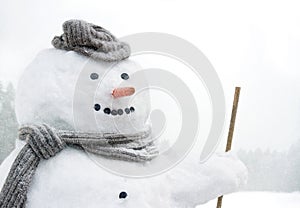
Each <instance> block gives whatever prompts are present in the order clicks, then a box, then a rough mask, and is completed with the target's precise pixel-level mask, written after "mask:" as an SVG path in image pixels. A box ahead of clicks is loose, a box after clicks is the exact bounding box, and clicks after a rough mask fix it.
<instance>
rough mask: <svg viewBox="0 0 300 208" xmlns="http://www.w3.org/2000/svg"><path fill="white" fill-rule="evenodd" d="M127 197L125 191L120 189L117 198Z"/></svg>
mask: <svg viewBox="0 0 300 208" xmlns="http://www.w3.org/2000/svg"><path fill="white" fill-rule="evenodd" d="M126 197H127V193H126V192H125V191H122V192H121V193H120V194H119V198H120V199H125V198H126Z"/></svg>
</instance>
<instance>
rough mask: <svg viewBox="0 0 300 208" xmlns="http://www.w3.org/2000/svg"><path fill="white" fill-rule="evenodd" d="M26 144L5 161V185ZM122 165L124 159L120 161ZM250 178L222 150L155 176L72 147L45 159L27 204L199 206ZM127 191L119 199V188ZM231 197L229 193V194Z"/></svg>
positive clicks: (1, 172)
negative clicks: (109, 165) (121, 171)
mask: <svg viewBox="0 0 300 208" xmlns="http://www.w3.org/2000/svg"><path fill="white" fill-rule="evenodd" d="M21 147H22V144H20V142H19V144H18V148H17V149H16V150H15V151H14V152H13V153H12V154H11V155H10V156H9V157H8V158H7V159H6V160H5V161H4V162H3V164H2V165H1V166H0V187H1V186H2V184H3V182H4V179H5V177H6V174H7V173H8V170H9V167H10V166H11V163H12V161H13V159H14V158H15V156H16V154H17V152H19V150H20V148H21ZM120 165H122V162H120ZM246 179H247V171H246V168H245V166H244V165H243V164H242V163H241V162H240V161H239V160H238V159H237V158H236V157H235V156H234V155H233V154H228V153H227V154H217V155H214V156H213V157H212V158H211V159H210V160H208V161H207V162H206V163H204V164H197V163H194V162H193V161H191V160H185V161H183V162H182V163H181V164H179V165H178V166H176V167H175V168H174V169H172V170H171V171H169V172H166V173H164V174H161V175H159V176H156V177H150V178H142V179H136V178H126V177H121V176H118V175H114V174H112V173H111V172H108V171H106V170H104V169H103V168H101V167H100V166H98V165H96V164H95V163H94V161H92V160H91V159H90V158H89V157H88V156H87V155H86V154H85V153H84V152H83V151H80V150H75V149H72V148H67V149H65V150H63V151H62V152H61V153H59V154H58V155H57V156H55V157H54V158H51V159H50V160H44V161H41V163H40V165H39V167H38V169H37V172H36V174H35V176H34V178H33V181H32V184H31V187H30V189H29V193H28V204H27V205H28V207H30V208H38V207H45V204H44V203H45V202H47V206H46V207H73V208H77V207H78V208H79V207H87V203H88V207H91V208H93V207H99V204H101V205H103V207H113V208H118V207H125V208H127V207H131V208H132V207H146V208H147V207H165V208H168V207H172V208H173V207H195V206H196V205H197V204H203V203H206V202H207V201H209V200H212V199H215V198H216V197H217V196H219V195H222V194H227V193H231V192H234V191H238V190H239V189H240V188H241V187H242V186H243V185H244V184H245V181H246ZM122 191H126V192H127V194H128V197H127V198H126V199H125V200H120V199H119V198H118V195H119V193H120V192H122ZM225 200H226V199H225Z"/></svg>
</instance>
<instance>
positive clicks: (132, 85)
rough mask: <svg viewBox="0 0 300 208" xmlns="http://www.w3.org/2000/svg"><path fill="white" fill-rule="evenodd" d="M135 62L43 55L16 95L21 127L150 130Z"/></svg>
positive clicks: (147, 103) (146, 96) (146, 94)
mask: <svg viewBox="0 0 300 208" xmlns="http://www.w3.org/2000/svg"><path fill="white" fill-rule="evenodd" d="M145 86H146V80H145V78H144V77H143V75H142V73H141V67H140V66H139V65H138V64H137V63H136V62H134V61H132V60H128V59H127V60H123V61H119V62H113V63H112V62H103V61H95V60H92V59H89V58H88V57H85V56H82V55H79V54H77V53H76V52H73V51H69V52H67V51H62V50H57V49H48V50H44V51H42V52H40V53H39V54H38V56H37V57H36V58H35V59H34V61H33V62H32V63H31V64H30V65H29V66H28V67H27V68H26V70H25V72H24V74H23V75H22V77H21V79H20V81H19V84H18V89H17V95H16V114H17V119H18V122H19V124H21V125H22V124H29V123H47V124H49V125H52V126H54V127H55V128H58V129H71V130H75V129H76V130H80V131H97V132H105V133H133V132H137V131H141V130H143V129H145V128H147V126H148V125H149V123H148V116H149V110H150V98H149V92H148V91H147V90H144V89H145Z"/></svg>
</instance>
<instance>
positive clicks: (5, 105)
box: [0, 83, 18, 163]
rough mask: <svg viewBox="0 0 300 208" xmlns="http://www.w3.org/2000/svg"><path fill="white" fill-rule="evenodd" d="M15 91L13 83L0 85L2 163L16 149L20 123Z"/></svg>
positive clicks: (0, 146)
mask: <svg viewBox="0 0 300 208" xmlns="http://www.w3.org/2000/svg"><path fill="white" fill-rule="evenodd" d="M14 98H15V90H14V87H13V85H12V84H11V83H9V84H8V85H7V87H6V90H5V91H4V90H3V85H2V84H1V85H0V103H1V105H0V106H1V108H0V163H1V162H2V161H3V160H4V158H5V157H6V156H7V155H8V154H9V153H10V152H11V151H12V150H13V148H14V147H15V141H16V138H17V134H18V123H17V119H16V114H15V109H14Z"/></svg>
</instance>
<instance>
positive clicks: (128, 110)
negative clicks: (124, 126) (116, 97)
mask: <svg viewBox="0 0 300 208" xmlns="http://www.w3.org/2000/svg"><path fill="white" fill-rule="evenodd" d="M134 111H135V109H134V107H130V108H125V109H124V110H123V109H121V108H120V109H112V110H111V109H110V108H104V109H103V112H104V113H105V114H108V115H109V114H111V115H113V116H116V115H120V116H121V115H123V114H124V113H125V114H129V113H133V112H134Z"/></svg>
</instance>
